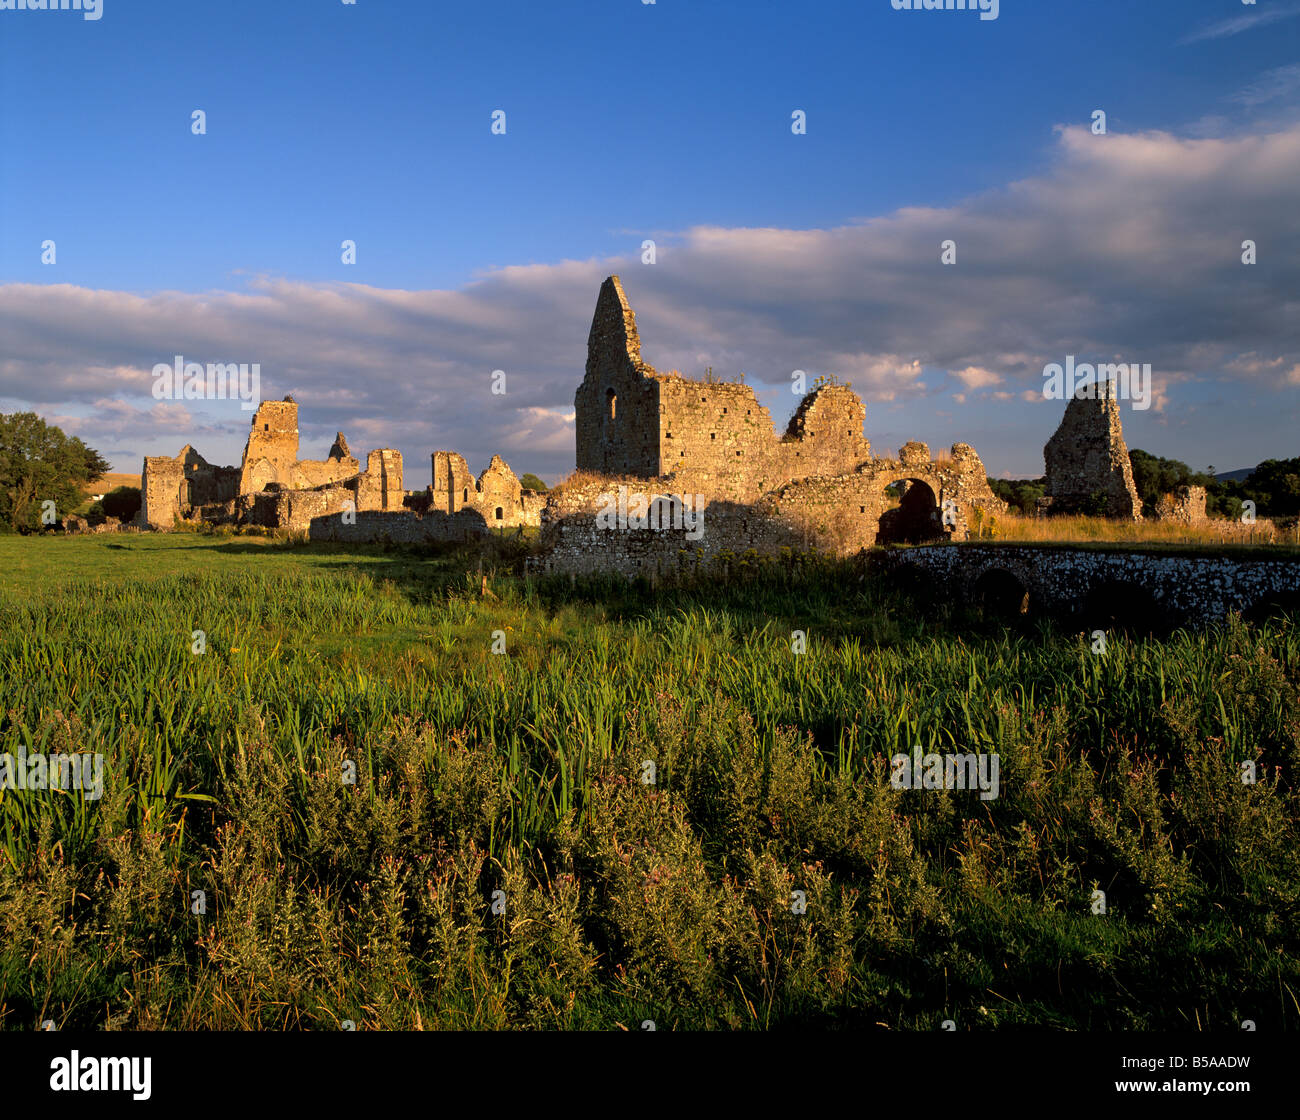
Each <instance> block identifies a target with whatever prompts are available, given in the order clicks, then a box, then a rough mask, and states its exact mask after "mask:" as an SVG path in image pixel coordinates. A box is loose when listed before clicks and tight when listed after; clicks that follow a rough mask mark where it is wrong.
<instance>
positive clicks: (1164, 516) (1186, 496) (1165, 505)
mask: <svg viewBox="0 0 1300 1120" xmlns="http://www.w3.org/2000/svg"><path fill="white" fill-rule="evenodd" d="M1155 516H1156V519H1157V520H1158V521H1173V522H1175V523H1176V524H1179V525H1193V526H1195V525H1204V524H1205V523H1206V522H1207V521H1208V520H1209V518H1208V517H1207V516H1206V513H1205V487H1204V486H1180V487H1178V489H1176V490H1174V491H1173V492H1172V493H1169V494H1161V495H1160V498H1159V499H1158V500H1157V501H1156V510H1155Z"/></svg>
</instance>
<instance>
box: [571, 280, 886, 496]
mask: <svg viewBox="0 0 1300 1120" xmlns="http://www.w3.org/2000/svg"><path fill="white" fill-rule="evenodd" d="M574 410H575V414H576V415H575V427H576V436H577V465H578V469H579V470H580V471H590V472H593V473H596V474H606V475H617V474H628V475H636V476H639V477H641V478H657V477H663V476H665V475H668V474H673V475H677V476H682V475H683V472H690V475H691V483H690V484H691V485H693V486H695V487H696V488H697V489H703V490H708V491H710V492H712V493H718V494H723V493H725V494H727V495H728V496H730V497H731V498H732V499H734V500H737V501H742V502H743V501H751V500H753V499H754V498H757V497H758V496H759V495H760V494H763V493H766V492H767V491H768V490H770V489H772V488H774V487H776V486H778V485H780V484H782V483H784V482H787V481H789V480H791V479H796V478H810V477H814V476H817V475H827V474H842V473H845V472H846V471H851V470H853V469H854V468H856V467H857V466H858V465H859V464H860V463H862V462H864V461H865V460H866V459H868V458H869V457H870V455H871V445H870V444H869V443H868V442H867V440H866V438H865V437H864V436H863V434H862V429H863V422H864V420H865V416H866V410H865V408H864V406H863V404H862V401H861V399H860V398H859V397H858V396H857V395H856V394H855V393H854V392H853V391H852V390H851V389H849V388H847V387H846V386H827V387H824V388H821V389H819V390H817V391H816V392H814V393H812V394H810V395H809V396H807V397H806V398H805V399H804V400H803V402H802V404H801V405H800V407H799V409H798V411H797V412H796V413H795V416H794V417H793V418H792V419H791V421H790V424H789V426H788V428H787V430H786V432H785V434H784V435H783V436H781V437H779V438H778V436H777V434H776V430H775V427H774V425H773V423H772V416H771V413H770V412H769V411H768V409H766V408H765V407H763V406H762V405H761V404H759V402H758V397H757V396H756V395H755V393H754V390H753V389H752V388H751V387H750V386H748V385H743V384H740V383H738V382H712V381H710V382H704V381H697V380H691V379H689V378H684V377H682V376H681V374H679V373H675V372H674V373H659V372H658V371H656V370H655V369H654V368H653V367H652V366H650V365H647V364H646V363H645V362H643V361H642V360H641V341H640V337H639V335H638V333H637V327H636V316H635V314H634V313H633V311H632V308H631V306H630V305H629V304H628V301H627V295H626V294H625V293H624V291H623V286H622V282H621V281H620V280H619V278H618V277H617V276H611V277H609V278H608V279H606V281H605V282H604V284H602V285H601V289H600V295H599V297H598V298H597V301H596V312H595V315H594V316H593V318H592V324H591V333H590V334H589V336H588V342H587V371H586V376H585V377H584V379H583V381H582V384H581V385H579V386H578V390H577V393H576V394H575V397H574Z"/></svg>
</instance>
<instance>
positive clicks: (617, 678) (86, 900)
mask: <svg viewBox="0 0 1300 1120" xmlns="http://www.w3.org/2000/svg"><path fill="white" fill-rule="evenodd" d="M162 540H165V541H167V545H166V548H165V549H164V547H163V545H162V544H160V543H159V539H158V538H140V539H139V540H138V542H137V541H130V542H129V543H128V546H127V548H125V549H120V548H119V549H117V550H116V551H115V552H114V553H113V554H112V555H111V556H107V557H106V562H107V563H110V564H112V565H114V566H115V571H114V574H113V575H112V577H111V578H109V577H106V576H105V575H102V574H96V575H90V574H88V573H87V571H86V568H87V567H88V566H93V565H94V563H96V562H97V561H98V560H99V558H100V557H101V556H103V555H104V553H103V549H102V546H100V544H99V542H97V541H86V542H61V541H0V570H2V569H3V568H4V564H3V560H4V559H5V554H7V553H9V552H13V553H15V554H16V553H17V552H18V550H27V551H26V552H25V553H24V554H23V557H24V560H30V551H31V550H42V555H43V556H44V557H45V563H44V565H43V566H42V568H41V571H40V572H39V574H30V575H26V576H24V577H23V578H21V579H15V578H13V577H12V576H11V577H9V578H8V579H6V580H4V582H3V583H2V584H0V688H2V689H3V697H4V701H3V703H2V704H0V710H2V711H3V717H2V718H0V751H15V750H17V748H18V745H19V744H20V743H22V744H26V746H27V749H28V750H29V751H35V750H40V751H44V752H46V753H53V752H57V751H98V752H101V753H102V754H103V755H104V756H105V758H106V763H105V773H106V781H107V790H106V792H105V795H104V797H103V799H102V800H101V801H99V802H85V801H83V800H82V799H81V798H80V796H78V795H76V794H75V793H74V794H72V795H71V796H69V795H67V794H63V793H47V794H37V793H31V792H28V793H16V792H7V793H5V794H3V795H0V827H2V828H3V844H4V854H3V858H2V860H0V925H2V926H3V934H4V949H3V950H2V951H0V1021H3V1023H4V1025H6V1026H10V1027H18V1028H24V1029H26V1028H30V1027H31V1026H33V1025H34V1023H35V1021H36V1020H38V1019H41V1018H54V1019H55V1020H56V1021H58V1022H60V1023H62V1024H66V1025H81V1026H104V1025H109V1026H132V1027H162V1026H168V1027H254V1026H261V1027H273V1026H317V1027H336V1026H337V1025H338V1023H339V1022H340V1021H341V1020H343V1019H349V1018H350V1019H352V1020H354V1021H356V1022H358V1023H360V1024H362V1025H368V1026H386V1027H411V1026H417V1025H418V1026H422V1027H462V1026H478V1027H501V1026H547V1027H570V1028H573V1027H609V1026H612V1025H615V1024H623V1025H633V1026H634V1025H635V1024H637V1023H639V1022H640V1021H641V1020H642V1019H644V1018H651V1019H655V1020H656V1021H658V1022H660V1025H661V1027H662V1026H665V1025H687V1026H712V1027H740V1026H758V1027H767V1026H776V1025H793V1024H797V1023H816V1024H863V1025H869V1024H875V1023H885V1024H887V1025H889V1026H893V1027H899V1028H909V1027H932V1026H936V1025H937V1024H938V1023H939V1022H940V1021H941V1020H942V1019H946V1018H955V1019H956V1020H957V1021H958V1023H959V1024H960V1025H961V1026H962V1027H963V1028H964V1027H980V1026H997V1025H1006V1024H1012V1025H1049V1026H1057V1027H1062V1028H1072V1029H1086V1028H1118V1027H1129V1026H1146V1027H1163V1028H1179V1027H1185V1026H1188V1025H1196V1024H1200V1025H1208V1026H1219V1027H1224V1026H1231V1025H1233V1024H1234V1023H1235V1021H1236V1019H1238V1018H1253V1019H1255V1020H1256V1022H1257V1023H1261V1024H1271V1025H1275V1026H1280V1027H1295V1026H1297V1025H1298V1024H1300V1018H1298V1016H1300V1005H1297V1002H1296V997H1297V993H1300V965H1298V964H1297V956H1296V948H1297V946H1296V940H1297V932H1296V931H1297V929H1300V923H1298V922H1297V921H1296V918H1297V916H1300V915H1298V913H1297V907H1298V904H1300V857H1298V856H1297V853H1300V844H1297V840H1300V836H1298V835H1297V831H1298V829H1297V813H1296V795H1295V791H1294V787H1293V784H1292V783H1293V780H1294V775H1295V773H1296V772H1297V769H1296V768H1297V766H1298V765H1300V716H1298V715H1297V708H1298V704H1297V699H1298V693H1297V681H1300V629H1298V628H1297V626H1296V624H1295V622H1294V621H1293V620H1288V619H1285V618H1282V619H1279V620H1277V621H1275V622H1272V623H1269V624H1266V625H1261V626H1259V627H1251V626H1246V625H1244V624H1242V623H1240V622H1234V623H1232V624H1231V625H1228V626H1226V627H1222V628H1218V629H1213V630H1209V631H1205V632H1201V633H1183V632H1179V633H1176V634H1174V635H1173V636H1172V637H1170V638H1168V639H1165V640H1137V639H1134V638H1126V637H1124V636H1122V635H1112V637H1111V640H1110V641H1109V643H1108V649H1107V653H1106V655H1105V656H1104V657H1099V656H1096V655H1094V654H1093V653H1092V652H1091V648H1090V642H1089V641H1088V640H1086V639H1085V638H1084V636H1083V635H1079V634H1071V633H1067V632H1060V631H1056V630H1052V629H1050V628H1047V627H1040V628H1038V629H1037V630H1034V631H1029V632H1017V633H1012V632H1009V631H1006V630H1002V629H999V628H997V627H994V626H992V625H989V624H986V623H983V622H982V621H981V620H979V619H975V618H956V617H935V615H934V614H933V612H926V611H924V610H922V609H919V608H918V607H917V606H916V605H915V604H912V603H910V602H909V601H907V600H906V599H902V598H899V597H898V596H896V595H894V594H893V593H892V592H891V591H890V589H889V588H887V587H884V586H882V585H880V584H879V583H878V582H877V581H876V580H875V578H874V577H873V576H872V575H871V574H870V573H869V572H868V571H866V570H865V569H864V568H862V567H861V566H859V565H856V564H852V563H847V562H844V563H841V562H832V561H828V560H818V559H816V558H811V559H810V558H803V559H799V558H790V559H789V560H788V561H787V562H786V563H784V564H778V565H767V566H758V565H752V566H751V565H742V564H739V563H738V564H735V565H733V567H732V570H731V572H730V573H729V574H728V575H727V576H726V577H725V578H715V579H705V580H703V581H701V582H698V583H693V584H691V583H688V584H683V585H679V586H671V587H660V588H658V589H651V588H649V587H647V586H645V585H631V586H629V585H626V584H624V583H620V582H618V581H609V580H589V581H576V582H572V583H571V582H570V581H567V580H557V579H542V580H538V579H523V578H520V577H518V576H515V575H509V574H502V573H498V572H494V571H492V569H491V564H492V561H491V560H489V562H488V568H487V569H486V570H487V571H488V573H489V576H490V578H489V590H490V594H489V595H488V596H483V595H482V594H481V593H480V592H481V589H482V576H481V565H482V560H481V559H480V558H478V557H473V556H469V555H465V554H459V553H455V552H450V553H446V554H443V555H440V556H432V557H421V556H416V555H413V554H410V553H404V552H398V551H389V552H385V551H383V550H380V549H371V550H356V551H353V552H336V551H330V550H329V549H323V548H318V547H316V546H312V547H288V546H278V545H274V544H271V543H266V542H258V543H252V542H245V541H227V542H217V541H212V540H205V539H203V538H179V537H172V538H162ZM96 548H99V549H100V551H99V552H98V553H97V552H96V551H95V549H96ZM13 567H14V565H11V566H10V567H9V569H8V570H10V571H12V570H13ZM160 568H161V569H162V570H160ZM196 630H202V631H204V633H205V635H206V643H207V644H206V652H205V653H203V654H202V655H196V654H194V653H193V652H191V646H192V632H193V631H196ZM794 630H802V631H804V632H805V633H806V635H807V652H806V653H804V654H802V655H796V654H794V653H793V652H792V650H791V634H792V631H794ZM498 631H499V632H504V635H505V643H506V653H505V654H504V655H498V654H494V653H493V652H492V646H493V640H494V639H493V635H494V633H496V632H498ZM914 748H920V749H922V750H923V751H927V752H929V751H938V752H948V751H953V752H965V751H981V752H988V751H996V752H997V753H998V754H999V756H1000V758H1001V760H1002V774H1001V783H1002V792H1001V796H1000V797H999V798H998V799H997V800H996V801H980V800H979V799H978V797H977V796H976V795H975V794H973V793H945V792H906V793H900V792H897V791H894V790H892V789H890V788H889V787H888V782H887V775H888V766H887V760H888V759H889V758H890V757H891V756H892V755H894V754H898V753H908V752H910V751H912V750H913V749H914ZM643 760H653V761H654V762H655V763H656V766H657V784H656V785H655V786H654V787H650V786H647V785H644V784H643V783H642V782H641V781H640V774H641V772H642V771H641V766H642V762H643ZM1243 761H1251V762H1254V763H1255V765H1256V767H1257V771H1258V778H1259V780H1258V781H1257V783H1256V784H1254V785H1249V786H1248V785H1244V784H1243V783H1242V782H1241V781H1240V778H1239V774H1240V764H1241V763H1242V762H1243ZM349 763H350V764H352V765H354V766H355V768H356V772H357V783H356V785H345V784H343V782H342V781H341V777H340V776H341V774H342V773H343V772H344V768H345V764H349ZM795 889H798V890H802V891H804V892H805V895H806V896H807V898H808V912H807V914H805V915H794V914H792V913H791V911H790V904H789V900H790V892H791V891H792V890H795ZM1095 889H1101V890H1104V891H1106V893H1107V898H1108V911H1107V914H1106V915H1104V916H1101V915H1094V914H1093V913H1092V910H1091V900H1092V892H1093V891H1094V890H1095ZM194 890H203V891H204V892H206V896H207V900H208V912H207V913H206V914H204V915H195V914H193V913H191V911H190V899H191V892H192V891H194ZM494 890H502V891H504V892H505V898H506V904H507V909H506V913H505V915H503V916H500V917H498V916H494V915H493V914H492V913H491V897H492V891H494ZM1261 1029H1263V1027H1262V1026H1261Z"/></svg>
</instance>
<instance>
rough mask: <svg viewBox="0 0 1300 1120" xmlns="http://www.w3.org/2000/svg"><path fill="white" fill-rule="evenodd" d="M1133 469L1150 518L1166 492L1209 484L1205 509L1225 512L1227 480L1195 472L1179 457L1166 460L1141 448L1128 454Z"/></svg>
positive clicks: (1139, 492)
mask: <svg viewBox="0 0 1300 1120" xmlns="http://www.w3.org/2000/svg"><path fill="white" fill-rule="evenodd" d="M1128 461H1129V465H1130V466H1131V467H1132V468H1133V486H1134V488H1135V489H1136V490H1137V492H1138V497H1139V498H1141V499H1142V512H1143V513H1144V514H1145V515H1146V516H1147V517H1150V516H1152V515H1153V514H1154V513H1155V509H1156V503H1157V502H1158V501H1159V500H1160V497H1161V495H1163V494H1172V493H1173V492H1174V491H1175V490H1178V489H1180V488H1181V487H1184V486H1204V487H1205V512H1206V513H1208V514H1210V515H1212V516H1213V515H1215V514H1218V513H1221V512H1223V497H1224V490H1223V483H1221V482H1220V481H1219V480H1218V479H1217V478H1215V477H1214V475H1213V474H1212V473H1200V472H1195V471H1193V470H1192V468H1191V467H1189V466H1188V465H1187V464H1186V463H1184V462H1182V461H1181V460H1179V459H1162V458H1161V457H1160V456H1158V455H1152V454H1151V453H1150V452H1149V451H1143V450H1142V449H1141V448H1137V447H1135V448H1133V450H1132V451H1130V452H1129V453H1128Z"/></svg>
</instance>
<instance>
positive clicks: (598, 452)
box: [573, 276, 661, 478]
mask: <svg viewBox="0 0 1300 1120" xmlns="http://www.w3.org/2000/svg"><path fill="white" fill-rule="evenodd" d="M654 376H655V371H654V370H653V369H651V368H650V367H649V366H647V365H646V364H645V363H644V362H642V361H641V340H640V338H639V337H638V336H637V333H636V315H635V314H633V312H632V308H631V307H630V306H629V304H628V302H627V296H626V295H624V294H623V285H622V283H621V281H620V280H619V278H618V277H617V276H610V277H609V278H608V279H606V281H605V282H604V283H603V284H602V285H601V286H600V295H599V296H598V297H597V300H596V314H595V315H594V316H593V317H592V320H591V333H590V334H589V335H588V336H587V374H586V376H585V377H584V378H583V381H582V384H581V385H579V386H578V391H577V393H576V395H575V396H574V402H573V403H574V412H575V413H576V421H575V423H576V427H577V442H578V447H577V450H578V469H579V470H588V471H596V472H598V473H600V474H633V475H639V476H642V477H645V478H653V477H654V476H655V475H658V474H660V473H661V470H660V463H659V441H658V439H657V434H658V430H659V406H658V393H657V392H656V388H657V387H656V385H655V381H654Z"/></svg>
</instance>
